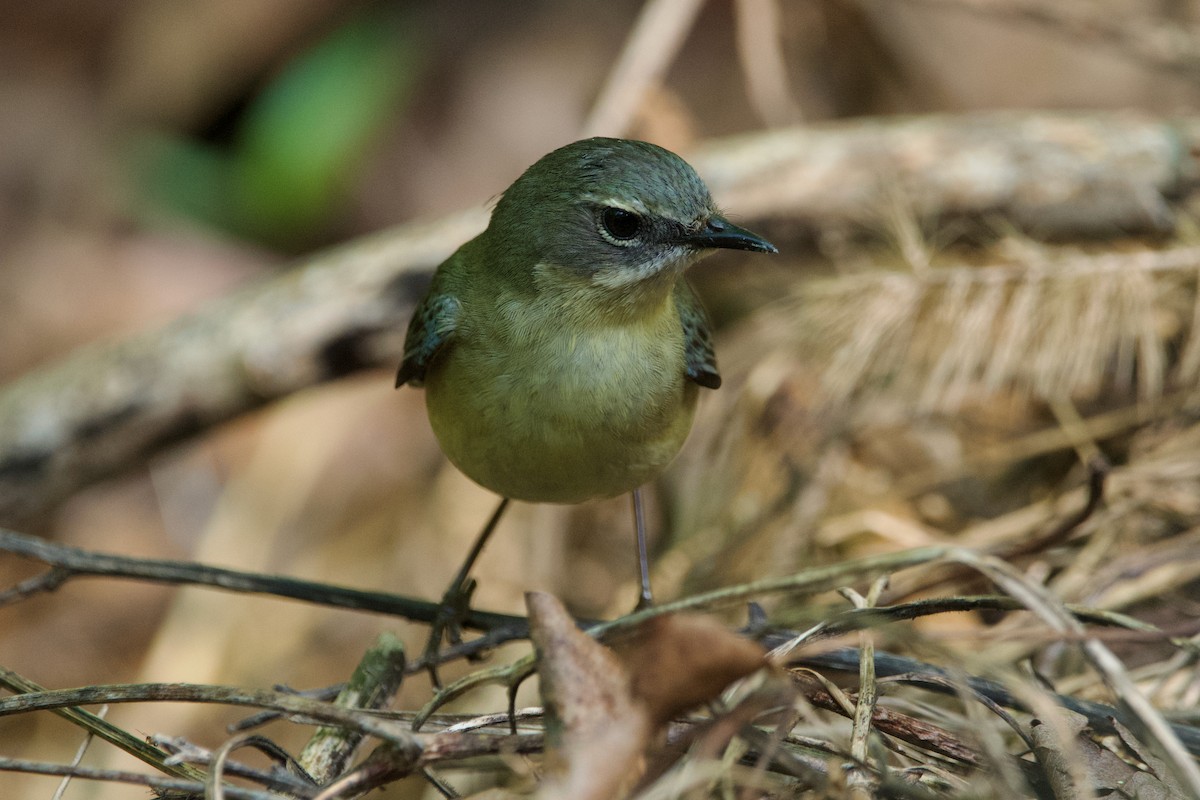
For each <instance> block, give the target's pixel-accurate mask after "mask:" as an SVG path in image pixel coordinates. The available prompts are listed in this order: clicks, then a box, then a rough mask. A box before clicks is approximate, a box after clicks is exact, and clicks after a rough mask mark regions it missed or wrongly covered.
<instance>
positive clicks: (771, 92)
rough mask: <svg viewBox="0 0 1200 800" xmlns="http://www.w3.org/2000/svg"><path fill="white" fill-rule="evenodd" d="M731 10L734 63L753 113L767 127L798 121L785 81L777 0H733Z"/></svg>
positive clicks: (798, 109) (799, 118) (785, 71)
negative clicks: (743, 83)
mask: <svg viewBox="0 0 1200 800" xmlns="http://www.w3.org/2000/svg"><path fill="white" fill-rule="evenodd" d="M734 10H735V19H734V22H735V24H736V25H735V29H736V33H737V49H738V63H739V64H741V67H742V72H743V73H744V74H745V77H746V96H747V98H749V100H750V103H751V104H752V105H753V106H754V111H755V113H757V114H758V116H759V118H760V119H761V120H762V121H763V122H765V123H766V124H767V125H769V126H771V127H778V126H780V125H785V124H795V123H797V122H799V121H800V120H801V118H802V117H803V115H802V114H801V113H800V107H799V106H797V105H796V99H795V97H794V96H793V95H792V91H791V87H790V85H789V83H788V65H787V59H785V58H784V53H783V35H782V31H781V27H780V23H779V0H737V3H736V4H735V5H734Z"/></svg>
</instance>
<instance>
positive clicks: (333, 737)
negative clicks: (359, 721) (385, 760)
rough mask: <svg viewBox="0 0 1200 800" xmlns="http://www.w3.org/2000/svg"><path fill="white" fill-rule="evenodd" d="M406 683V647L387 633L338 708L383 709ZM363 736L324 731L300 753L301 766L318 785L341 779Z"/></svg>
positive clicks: (366, 656)
mask: <svg viewBox="0 0 1200 800" xmlns="http://www.w3.org/2000/svg"><path fill="white" fill-rule="evenodd" d="M403 679H404V645H403V643H402V642H401V641H400V640H399V639H397V638H396V637H395V636H393V635H392V634H390V633H383V634H380V635H379V638H378V639H376V640H375V644H373V645H372V646H371V647H370V649H368V650H367V652H366V653H364V654H363V657H362V658H361V659H360V660H359V662H358V666H357V667H355V668H354V673H353V674H352V675H351V676H350V680H348V681H347V682H346V686H345V687H344V688H343V689H342V691H341V692H339V693H338V696H337V699H336V700H334V705H338V706H342V707H343V708H369V709H379V708H383V707H384V706H386V705H388V704H389V703H390V702H391V700H392V698H393V697H395V694H396V691H397V690H398V689H399V688H400V683H401V682H402V681H403ZM362 739H363V736H362V734H361V733H359V732H358V731H356V730H353V729H349V728H342V727H321V728H318V729H317V730H316V732H315V733H313V736H312V739H310V740H309V742H308V744H306V745H305V746H304V750H303V751H302V752H301V753H300V758H299V761H300V766H301V767H302V768H303V769H304V770H305V771H306V772H307V773H308V774H309V775H311V776H312V778H313V780H314V781H316V782H317V783H318V784H325V783H328V782H329V781H331V780H333V779H334V778H335V777H337V776H338V775H340V774H341V773H342V772H343V771H344V770H345V768H346V764H347V763H349V761H350V758H351V756H353V755H354V751H355V749H357V747H358V745H359V744H360V743H361V742H362Z"/></svg>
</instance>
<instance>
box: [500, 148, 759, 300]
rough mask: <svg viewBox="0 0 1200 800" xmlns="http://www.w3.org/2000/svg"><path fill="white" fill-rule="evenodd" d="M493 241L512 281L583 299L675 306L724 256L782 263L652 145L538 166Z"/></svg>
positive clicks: (517, 191)
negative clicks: (681, 281) (676, 296)
mask: <svg viewBox="0 0 1200 800" xmlns="http://www.w3.org/2000/svg"><path fill="white" fill-rule="evenodd" d="M487 236H488V237H489V239H490V244H491V246H492V247H493V248H495V250H496V251H497V255H499V256H500V257H499V258H498V259H496V263H497V264H499V265H501V268H502V269H506V270H509V271H512V272H517V273H521V274H512V275H510V276H509V277H511V278H514V279H517V280H522V281H527V280H530V279H532V281H533V282H534V283H536V284H537V285H539V286H548V287H551V288H559V287H563V288H565V287H571V288H572V290H573V291H575V292H584V293H587V294H595V295H596V296H597V297H600V296H612V297H621V296H624V297H626V298H636V297H638V296H642V295H650V294H661V295H662V296H665V295H666V293H667V292H669V290H670V287H671V286H672V285H673V284H674V282H675V280H676V279H677V278H678V277H679V275H681V274H682V272H683V270H684V269H685V268H686V267H687V266H688V265H689V264H692V263H693V262H695V261H696V260H697V259H699V258H700V257H702V256H703V255H705V254H706V253H708V252H711V251H712V250H713V249H715V248H727V249H733V250H752V251H756V252H761V253H774V252H776V249H775V247H774V245H772V244H771V243H770V242H768V241H766V240H765V239H763V238H761V237H759V236H757V235H755V234H753V233H751V232H750V231H748V230H745V229H744V228H739V227H738V226H736V225H734V224H732V223H730V222H729V221H728V220H726V219H725V218H724V217H723V216H722V215H721V214H720V212H719V211H718V210H717V208H716V205H715V204H714V203H713V199H712V196H711V195H710V194H709V192H708V188H707V187H706V186H705V185H704V182H703V181H702V180H700V176H698V175H697V174H696V172H695V170H693V169H692V168H691V166H689V165H688V163H687V162H686V161H684V160H683V159H682V158H680V157H679V156H677V155H675V154H674V153H672V152H670V151H669V150H664V149H663V148H661V147H658V146H657V145H653V144H649V143H647V142H638V141H631V140H627V139H606V138H594V139H584V140H582V141H578V142H574V143H572V144H569V145H566V146H565V147H561V148H559V149H558V150H555V151H553V152H552V153H549V154H548V155H546V156H544V157H542V158H541V159H540V160H539V161H538V162H537V163H535V164H534V165H533V166H531V167H530V168H529V169H528V170H526V171H525V173H524V174H523V175H522V176H521V177H520V178H518V179H517V181H516V182H515V183H514V184H513V185H512V186H511V187H509V189H508V190H507V191H506V192H505V193H504V195H503V196H502V197H501V199H500V201H499V202H498V203H497V205H496V208H495V210H494V211H493V213H492V219H491V223H490V225H489V226H488V233H487Z"/></svg>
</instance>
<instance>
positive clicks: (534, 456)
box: [396, 137, 778, 638]
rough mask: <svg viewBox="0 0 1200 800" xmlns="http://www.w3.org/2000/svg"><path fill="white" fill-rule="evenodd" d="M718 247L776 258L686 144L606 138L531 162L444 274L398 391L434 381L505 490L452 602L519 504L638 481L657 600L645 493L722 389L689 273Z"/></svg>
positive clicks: (475, 457) (646, 595)
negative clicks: (700, 410)
mask: <svg viewBox="0 0 1200 800" xmlns="http://www.w3.org/2000/svg"><path fill="white" fill-rule="evenodd" d="M717 249H732V250H745V251H751V252H759V253H776V252H778V250H777V249H776V247H775V246H774V245H773V244H771V243H770V242H768V241H767V240H766V239H764V238H762V237H761V236H758V235H757V234H754V233H752V232H750V231H749V230H746V229H745V228H741V227H738V226H737V225H734V224H733V223H732V222H730V221H729V220H728V219H727V218H726V217H725V216H724V215H723V214H722V213H721V211H720V210H719V209H718V208H717V206H716V204H715V203H714V201H713V199H712V196H711V194H710V193H709V190H708V188H707V187H706V186H705V184H704V182H703V180H701V178H700V177H699V175H697V173H696V171H695V170H694V169H693V168H692V167H691V166H690V165H689V164H688V163H687V162H686V161H685V160H684V159H683V158H681V157H680V156H678V155H676V154H675V153H673V152H671V151H669V150H666V149H664V148H662V147H659V146H657V145H654V144H650V143H648V142H643V141H636V140H631V139H614V138H605V137H594V138H589V139H583V140H580V141H576V142H573V143H571V144H567V145H565V146H563V147H560V148H558V149H556V150H554V151H552V152H550V153H549V154H547V155H545V156H543V157H542V158H541V159H539V160H538V161H537V162H535V163H534V164H533V165H532V166H530V167H529V168H528V169H527V170H526V171H525V172H524V173H523V174H522V175H521V176H520V177H519V178H517V180H516V181H515V182H514V183H513V184H512V185H511V186H510V187H509V188H508V189H507V190H505V191H504V192H503V193H502V194H501V195H500V197H499V199H498V200H497V202H496V204H495V206H494V208H493V210H492V213H491V217H490V221H489V223H488V226H487V228H486V229H485V230H484V231H483V232H482V233H480V234H479V235H478V236H476V237H475V238H474V239H471V240H470V241H468V242H466V243H465V244H463V245H462V246H461V247H460V248H459V249H458V250H457V251H456V252H455V253H454V254H453V255H451V256H450V257H449V258H448V259H446V261H444V262H443V263H442V264H441V265H440V266H439V267H438V268H437V270H436V271H435V273H434V276H433V280H432V282H431V284H430V286H429V289H428V291H427V293H426V294H425V296H424V298H423V299H422V300H421V301H420V303H419V304H418V305H417V307H416V310H415V311H414V313H413V317H412V320H411V322H410V324H409V326H408V331H407V335H406V338H405V344H404V354H403V360H402V362H401V364H400V367H399V370H398V371H397V374H396V387H397V388H399V387H401V386H403V385H405V384H407V385H410V386H413V387H424V389H425V399H426V409H427V412H428V415H429V420H430V424H431V427H432V428H433V431H434V434H435V436H436V438H437V440H438V442H439V444H440V445H441V448H442V450H443V452H444V453H445V454H446V456H447V457H448V458H449V460H450V462H451V463H453V464H454V466H455V467H457V468H458V469H459V470H460V471H461V472H463V473H464V474H465V475H466V476H467V477H468V478H470V479H471V480H473V481H474V482H475V483H477V484H479V485H481V486H483V487H485V488H487V489H489V490H491V491H493V492H495V493H496V494H498V495H499V496H500V497H501V498H502V499H501V501H500V504H499V506H498V507H497V509H496V511H495V513H494V514H493V515H492V518H491V519H490V520H489V522H488V524H487V526H485V528H484V530H483V532H482V533H481V534H480V537H479V538H478V539H477V540H476V544H475V547H473V548H472V552H471V554H470V555H469V556H468V559H467V561H466V563H464V565H463V567H462V568H461V569H460V571H459V574H458V577H457V578H456V579H455V584H452V585H451V588H450V590H448V592H447V595H446V597H445V598H443V600H444V604H443V607H446V606H447V604H449V601H450V598H452V597H453V596H454V593H455V591H459V590H462V588H463V585H464V584H465V583H466V581H467V575H468V573H469V570H470V567H471V565H472V563H473V561H474V559H475V558H476V557H477V556H478V555H479V552H480V551H481V550H482V548H483V544H484V543H485V542H486V541H487V538H488V537H489V536H490V534H491V532H492V529H494V528H495V526H496V523H497V522H498V521H499V519H500V516H501V515H502V514H503V511H504V509H505V507H506V506H507V504H508V501H509V500H519V501H525V502H532V503H565V504H570V503H581V502H584V501H588V500H592V499H598V498H607V497H616V496H619V495H623V494H626V493H631V494H632V496H633V510H634V526H635V529H636V531H635V532H636V539H637V548H638V564H639V568H640V583H641V593H640V598H641V599H640V602H639V606H643V605H647V604H649V603H650V602H652V594H651V590H650V581H649V574H648V573H649V567H648V563H647V561H648V559H647V556H646V545H645V523H644V515H643V512H642V502H641V494H640V491H639V489H640V487H642V486H643V485H645V484H646V483H648V482H649V481H651V480H653V479H654V478H656V477H657V476H658V475H659V474H661V473H662V472H663V471H664V470H665V469H666V467H667V465H668V464H669V463H670V462H671V461H672V459H674V457H675V456H676V454H677V453H678V452H679V450H680V448H681V447H682V445H683V442H684V440H685V439H686V438H687V436H688V433H689V431H690V429H691V427H692V418H693V415H694V411H695V407H696V402H697V396H698V393H699V391H700V390H701V389H716V388H718V387H719V386H720V385H721V375H720V372H719V370H718V368H717V361H716V356H715V353H714V348H713V338H712V331H711V325H710V322H709V319H708V316H707V314H706V312H705V310H704V307H703V306H702V305H701V303H700V300H699V299H698V298H697V296H696V294H695V292H694V291H693V290H692V288H691V286H690V285H689V284H688V282H687V279H686V278H685V277H684V271H685V270H686V269H687V268H688V267H689V266H691V265H692V264H694V263H695V262H696V261H698V260H699V259H701V258H703V257H704V256H705V255H707V254H709V253H711V252H713V251H714V250H717ZM456 584H457V585H456ZM435 635H436V636H438V637H439V638H440V636H441V632H440V631H438V632H437V633H436V634H435Z"/></svg>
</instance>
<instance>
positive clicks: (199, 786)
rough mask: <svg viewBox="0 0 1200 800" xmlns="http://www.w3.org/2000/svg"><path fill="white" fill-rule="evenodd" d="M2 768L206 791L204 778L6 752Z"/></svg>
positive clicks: (252, 799) (267, 797)
mask: <svg viewBox="0 0 1200 800" xmlns="http://www.w3.org/2000/svg"><path fill="white" fill-rule="evenodd" d="M0 771H7V772H27V773H31V774H34V775H62V776H65V777H72V778H82V779H84V780H89V781H110V782H115V783H129V784H133V785H135V786H147V787H149V788H151V789H155V790H157V791H159V792H179V793H180V794H184V795H196V796H200V795H201V794H203V792H204V783H203V782H202V781H189V780H183V779H180V778H163V777H159V776H157V775H144V774H142V773H139V772H128V771H125V770H117V769H97V768H95V767H82V766H78V765H75V764H49V763H46V762H42V761H26V760H23V759H19V758H6V757H4V756H0ZM225 796H226V797H228V798H230V800H279V795H277V794H274V793H273V792H262V791H258V790H256V789H244V788H241V787H236V786H227V787H225Z"/></svg>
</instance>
